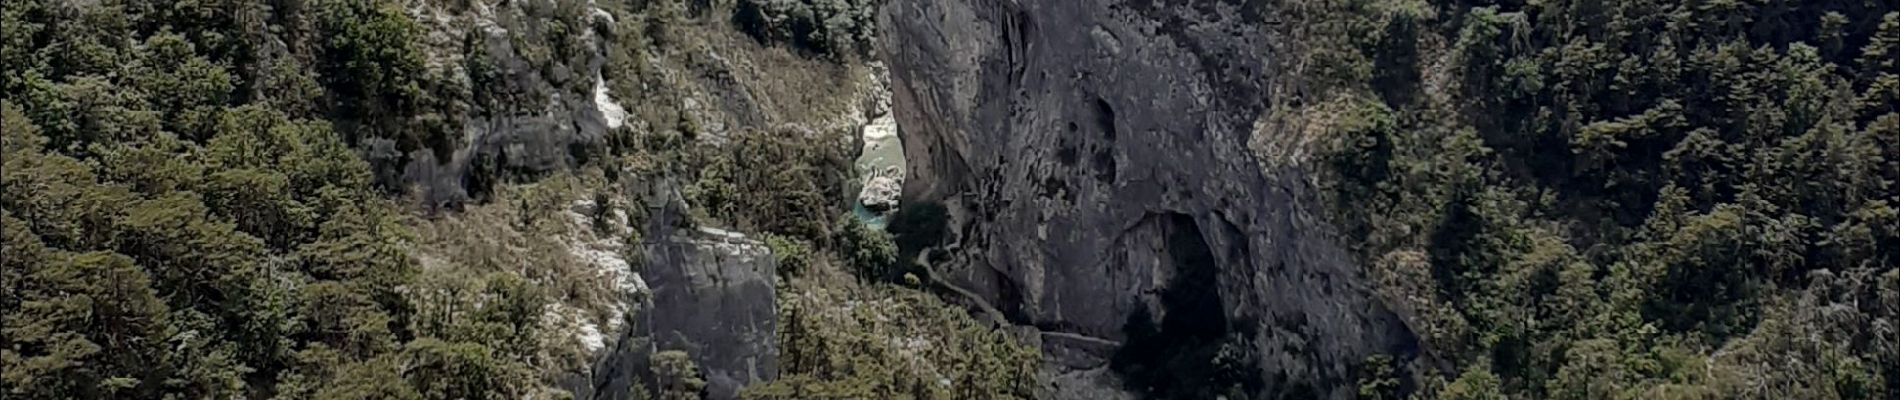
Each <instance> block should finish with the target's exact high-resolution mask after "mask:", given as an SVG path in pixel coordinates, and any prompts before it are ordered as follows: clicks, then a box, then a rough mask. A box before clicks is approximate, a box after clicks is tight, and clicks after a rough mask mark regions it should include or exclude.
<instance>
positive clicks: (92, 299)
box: [0, 0, 547, 399]
mask: <svg viewBox="0 0 1900 400" xmlns="http://www.w3.org/2000/svg"><path fill="white" fill-rule="evenodd" d="M266 22H269V23H270V24H268V25H267V24H266ZM0 25H4V26H5V31H4V39H5V50H4V57H0V64H4V74H5V76H4V84H0V86H4V90H5V93H6V97H5V98H4V100H3V101H0V114H3V115H0V118H3V120H4V129H3V130H0V143H4V146H3V147H4V155H3V158H4V163H5V164H4V169H0V184H3V185H4V186H3V187H0V220H3V221H0V222H4V223H0V229H4V232H5V235H4V248H5V251H6V254H5V255H6V256H5V257H4V261H0V263H4V268H0V273H3V274H4V279H0V281H3V282H4V286H5V288H4V293H5V297H4V304H0V309H4V310H6V314H5V316H4V335H0V362H4V365H5V374H4V382H5V383H6V385H5V387H6V389H5V390H6V394H7V397H20V398H49V399H50V398H233V397H250V398H285V399H297V398H352V399H354V398H425V397H426V398H494V397H507V398H520V397H522V396H525V395H530V394H532V393H534V392H535V390H537V389H536V388H538V387H539V386H538V385H537V384H536V382H535V377H536V375H535V372H534V371H533V370H532V369H531V368H532V366H533V365H535V364H536V363H537V361H535V359H536V358H537V357H538V355H539V354H538V353H539V350H540V348H539V347H538V346H537V344H536V343H535V342H533V341H532V340H533V339H534V338H535V337H536V336H535V333H534V330H535V327H536V326H537V325H538V318H539V317H540V314H541V311H540V308H541V306H542V304H544V302H546V301H547V300H546V298H545V297H544V296H543V295H542V291H541V290H540V289H538V288H536V287H535V286H534V285H532V284H530V283H528V282H526V281H523V280H522V279H520V278H519V277H516V276H513V275H506V274H496V275H487V276H476V277H472V278H469V279H466V280H462V281H456V282H455V283H454V284H453V285H449V286H444V285H430V284H427V283H426V282H419V281H418V272H419V269H418V266H417V264H416V262H415V261H414V259H413V258H412V257H411V255H410V251H411V248H412V247H413V246H414V243H413V242H414V240H413V239H414V234H413V232H412V231H411V230H410V229H409V228H408V225H410V223H411V221H410V219H409V218H408V217H407V215H408V213H406V212H404V211H403V210H401V209H400V207H398V206H397V205H396V203H395V202H393V201H390V200H389V199H388V198H387V197H386V193H388V192H389V191H388V190H387V189H388V188H386V187H378V186H375V185H374V184H373V181H374V179H373V177H372V175H373V174H372V172H371V168H370V166H369V164H367V163H366V162H365V161H364V160H363V159H362V158H360V157H359V155H358V154H359V153H358V152H357V151H355V150H354V149H353V148H352V147H351V144H352V143H361V142H363V141H367V140H371V139H376V138H383V139H385V140H390V141H394V142H401V143H404V144H403V145H402V147H404V148H405V149H415V148H419V147H420V146H421V144H420V143H421V142H423V141H425V140H426V135H424V134H419V133H417V132H430V130H429V129H427V128H428V127H426V126H422V125H418V122H417V121H427V118H417V116H419V115H426V114H427V113H429V107H430V104H432V103H431V102H430V101H428V97H426V95H427V94H428V93H427V92H426V91H425V83H426V82H428V79H427V78H425V77H424V76H423V75H424V73H425V71H424V69H423V66H422V63H423V54H422V53H421V48H420V44H419V43H418V41H419V40H420V39H419V38H420V35H421V34H422V31H421V28H420V27H419V26H418V25H417V24H416V23H415V22H414V21H413V20H411V19H410V17H409V16H408V15H407V14H405V13H404V11H403V9H402V8H401V7H400V6H399V5H398V4H396V3H392V2H381V1H369V0H338V1H318V2H310V3H285V4H278V5H276V6H266V5H265V4H262V3H257V2H241V1H233V2H186V3H176V2H145V1H128V2H119V1H108V2H103V3H92V4H82V3H73V2H58V1H23V2H8V3H7V5H6V8H5V12H4V18H3V19H0ZM451 286H452V287H451ZM431 289H444V290H449V291H451V292H454V293H462V294H463V295H462V296H464V297H458V298H438V299H436V300H438V301H427V300H428V297H426V293H427V292H430V290H431ZM475 297H480V298H482V299H485V301H481V302H475V301H472V299H473V298H475ZM450 303H460V304H450Z"/></svg>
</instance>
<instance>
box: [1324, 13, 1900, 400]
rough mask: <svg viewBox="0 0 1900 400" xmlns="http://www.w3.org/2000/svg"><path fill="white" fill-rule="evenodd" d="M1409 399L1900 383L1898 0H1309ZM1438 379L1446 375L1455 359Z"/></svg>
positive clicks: (1355, 211)
mask: <svg viewBox="0 0 1900 400" xmlns="http://www.w3.org/2000/svg"><path fill="white" fill-rule="evenodd" d="M1288 16H1289V18H1291V19H1293V20H1294V21H1297V23H1296V24H1294V26H1298V27H1300V28H1299V29H1298V30H1297V31H1296V32H1297V35H1298V36H1300V37H1302V38H1304V40H1303V41H1302V42H1301V43H1302V45H1303V46H1306V48H1304V49H1302V50H1303V51H1302V54H1304V55H1305V57H1308V61H1312V62H1314V64H1315V65H1319V66H1320V69H1319V70H1318V71H1317V72H1318V73H1316V74H1314V75H1316V76H1319V77H1320V78H1319V79H1316V80H1314V81H1313V82H1309V86H1308V87H1307V88H1305V91H1306V92H1307V93H1309V97H1308V99H1307V101H1309V102H1310V103H1309V104H1306V105H1304V107H1308V108H1309V109H1312V110H1317V111H1321V112H1317V113H1314V115H1323V116H1324V117H1322V118H1318V119H1317V120H1318V121H1315V123H1321V124H1327V125H1328V128H1329V129H1328V130H1329V131H1330V132H1331V134H1332V141H1331V146H1332V147H1331V149H1330V151H1329V156H1328V157H1327V158H1326V163H1327V166H1326V168H1323V170H1324V171H1326V174H1328V175H1330V176H1331V178H1330V179H1329V180H1330V181H1332V182H1334V184H1332V185H1330V188H1331V189H1330V197H1331V198H1332V199H1333V200H1334V204H1335V205H1336V207H1335V208H1336V210H1337V212H1336V215H1337V216H1338V220H1339V221H1341V223H1342V229H1343V231H1344V232H1343V233H1344V236H1346V237H1348V238H1350V239H1351V240H1352V241H1353V242H1355V243H1356V246H1357V249H1358V251H1359V253H1360V255H1361V256H1362V257H1363V258H1364V261H1365V263H1366V264H1367V265H1369V268H1370V275H1371V276H1372V277H1373V278H1374V279H1375V280H1377V281H1378V284H1379V287H1380V290H1381V292H1382V295H1384V297H1385V298H1386V299H1387V300H1388V302H1390V303H1392V304H1394V305H1395V308H1396V309H1397V310H1398V311H1399V312H1400V314H1401V315H1402V316H1403V318H1404V319H1405V321H1406V322H1407V324H1408V325H1410V326H1411V327H1412V328H1413V329H1414V330H1415V331H1416V332H1417V333H1418V335H1419V339H1420V341H1421V344H1422V345H1423V348H1424V349H1425V350H1426V351H1425V352H1424V354H1426V355H1427V356H1428V358H1426V359H1417V360H1412V361H1411V362H1410V363H1409V365H1410V370H1411V371H1412V373H1405V372H1402V371H1401V370H1402V369H1404V368H1397V367H1395V366H1394V363H1395V361H1394V358H1391V357H1383V356H1382V357H1376V358H1375V359H1372V360H1368V362H1367V365H1366V368H1364V369H1363V371H1365V372H1364V374H1363V375H1364V377H1363V378H1362V380H1361V383H1362V385H1361V387H1360V388H1361V391H1360V392H1361V394H1362V395H1364V397H1368V398H1396V397H1400V396H1404V395H1405V394H1406V393H1412V394H1413V395H1415V396H1419V397H1426V398H1431V397H1437V398H1458V399H1476V398H1502V397H1504V396H1508V397H1513V398H1556V399H1603V398H1811V399H1823V398H1845V399H1874V398H1892V396H1895V395H1896V394H1897V393H1900V341H1897V340H1896V338H1900V331H1897V330H1896V325H1895V324H1896V323H1900V319H1897V318H1900V306H1896V305H1897V304H1900V268H1896V265H1900V228H1896V227H1897V226H1900V211H1896V210H1897V209H1896V207H1900V204H1895V203H1894V202H1895V201H1896V199H1900V188H1897V187H1896V186H1895V184H1896V179H1900V7H1896V3H1893V2H1890V1H1862V0H1842V1H1809V2H1759V1H1713V2H1659V1H1645V0H1618V1H1543V2H1476V4H1472V3H1471V2H1439V1H1362V0H1334V1H1323V2H1314V3H1311V4H1307V5H1304V6H1301V7H1295V8H1294V9H1293V10H1291V11H1289V12H1288ZM1447 381H1449V382H1447Z"/></svg>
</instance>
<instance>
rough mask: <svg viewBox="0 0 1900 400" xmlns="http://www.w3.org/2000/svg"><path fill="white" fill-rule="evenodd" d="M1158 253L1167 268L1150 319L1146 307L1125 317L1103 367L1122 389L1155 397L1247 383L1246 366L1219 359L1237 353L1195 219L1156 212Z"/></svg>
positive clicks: (1207, 392) (1206, 394)
mask: <svg viewBox="0 0 1900 400" xmlns="http://www.w3.org/2000/svg"><path fill="white" fill-rule="evenodd" d="M1161 218H1162V220H1161V221H1160V222H1161V229H1162V233H1163V237H1165V240H1164V243H1163V247H1162V249H1163V251H1165V252H1166V254H1167V257H1166V258H1165V259H1166V261H1165V262H1167V263H1168V264H1169V265H1168V266H1167V268H1168V269H1169V270H1170V271H1171V272H1172V273H1173V276H1172V277H1171V278H1169V279H1168V285H1167V287H1166V288H1163V289H1162V290H1161V291H1160V296H1159V298H1158V300H1159V305H1160V307H1158V308H1159V312H1160V313H1161V316H1160V320H1159V321H1157V320H1156V319H1155V318H1154V315H1153V314H1152V313H1151V312H1150V310H1148V308H1147V307H1137V308H1136V311H1135V312H1134V313H1133V314H1132V315H1129V317H1128V320H1127V322H1126V324H1125V325H1123V333H1124V334H1125V335H1126V336H1127V339H1126V341H1125V342H1124V344H1123V346H1122V348H1121V349H1119V350H1117V351H1116V353H1115V356H1114V358H1113V359H1111V360H1110V363H1109V366H1110V368H1111V369H1113V370H1114V371H1115V372H1117V373H1119V374H1121V376H1122V380H1123V382H1124V383H1125V384H1126V385H1127V386H1128V388H1129V389H1131V390H1134V391H1136V392H1138V393H1142V394H1144V395H1145V396H1146V397H1147V398H1155V399H1204V398H1213V397H1215V396H1217V395H1224V394H1228V393H1229V391H1230V390H1232V389H1234V388H1242V387H1243V386H1244V387H1245V388H1252V387H1253V385H1246V383H1247V382H1245V381H1247V379H1245V377H1248V376H1252V375H1254V374H1251V373H1248V372H1249V371H1248V370H1247V369H1248V366H1242V365H1237V364H1234V363H1233V361H1235V360H1240V359H1247V358H1248V357H1238V358H1236V357H1231V356H1233V355H1235V354H1229V357H1221V354H1220V353H1221V352H1222V351H1223V347H1226V348H1227V349H1226V351H1228V352H1230V353H1231V352H1235V351H1239V350H1242V348H1240V347H1237V345H1236V343H1237V342H1236V341H1235V340H1230V339H1229V338H1230V336H1232V335H1230V333H1231V331H1232V326H1231V324H1230V322H1229V321H1228V320H1227V317H1226V315H1227V314H1226V310H1225V309H1224V307H1223V306H1222V304H1221V291H1220V269H1219V266H1218V264H1217V263H1216V262H1215V258H1214V251H1213V248H1212V247H1211V246H1209V245H1208V242H1207V238H1206V237H1204V236H1203V235H1202V234H1201V230H1200V228H1199V225H1198V224H1196V223H1195V222H1194V218H1193V217H1190V216H1188V215H1185V214H1168V215H1165V216H1161Z"/></svg>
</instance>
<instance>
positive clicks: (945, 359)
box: [741, 287, 1042, 399]
mask: <svg viewBox="0 0 1900 400" xmlns="http://www.w3.org/2000/svg"><path fill="white" fill-rule="evenodd" d="M845 296H847V295H845V294H843V293H840V292H832V291H816V292H804V293H798V294H791V295H786V296H781V300H780V302H779V308H780V309H779V314H778V315H779V325H778V326H779V343H780V346H781V347H780V348H781V355H780V357H779V378H778V379H777V380H774V381H771V382H768V383H764V384H761V385H755V386H752V387H748V388H746V389H745V390H744V391H743V392H742V393H741V397H742V398H746V399H865V398H874V399H895V398H907V399H1027V398H1032V397H1034V390H1035V389H1036V388H1037V386H1038V385H1037V383H1036V371H1037V370H1038V368H1039V365H1040V363H1041V354H1042V353H1041V352H1040V351H1039V350H1037V349H1035V348H1033V347H1027V346H1022V345H1019V344H1016V343H1015V341H1014V340H1012V339H1011V338H1010V337H1009V335H1007V334H1006V333H1005V332H1003V331H1000V330H995V329H992V328H990V327H989V326H985V325H983V324H979V323H977V322H976V321H974V320H973V319H971V318H970V316H969V315H968V314H967V313H966V312H965V311H964V310H962V309H960V308H958V307H956V306H952V305H950V304H945V303H943V302H942V301H940V300H937V299H936V298H934V297H931V296H930V295H928V294H924V293H921V292H915V291H910V290H907V289H897V288H889V287H884V288H879V289H877V291H876V292H873V293H868V296H866V297H863V298H847V297H845ZM846 304H851V306H846Z"/></svg>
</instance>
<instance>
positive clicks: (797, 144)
mask: <svg viewBox="0 0 1900 400" xmlns="http://www.w3.org/2000/svg"><path fill="white" fill-rule="evenodd" d="M843 134H844V132H832V133H825V134H818V133H812V132H808V131H803V130H792V129H783V130H775V131H760V130H752V129H747V130H743V131H740V132H739V133H738V134H737V135H736V137H734V138H732V139H731V141H730V142H728V143H723V144H721V145H719V146H717V147H713V148H711V149H708V151H709V153H707V154H703V157H704V158H702V159H700V160H699V161H700V162H703V163H704V164H703V165H705V167H703V168H701V169H700V170H699V171H698V172H697V177H696V180H695V181H694V182H693V184H692V185H691V186H690V187H687V188H686V190H685V192H686V196H687V199H688V201H689V202H690V203H691V204H694V205H695V207H696V209H695V211H696V212H703V217H705V218H707V219H710V220H711V221H715V222H724V223H725V225H728V226H732V227H735V228H738V229H741V230H744V231H752V232H769V233H773V234H779V235H786V236H789V237H799V238H805V239H807V240H812V241H814V242H817V243H818V244H819V245H820V246H823V245H825V244H828V240H829V239H828V238H829V237H830V236H831V235H832V226H831V225H829V224H827V223H826V221H825V220H824V219H822V218H813V217H812V216H814V215H835V214H836V213H837V212H840V211H843V204H845V200H844V198H843V197H844V195H843V193H844V189H843V188H844V184H845V181H846V176H845V174H847V172H845V171H849V170H850V167H849V166H850V164H849V161H848V160H847V157H846V155H845V150H846V149H845V148H844V147H843V146H840V145H839V144H840V143H844V142H843V141H839V140H836V139H838V138H839V137H840V136H842V135H843Z"/></svg>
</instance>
